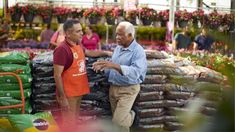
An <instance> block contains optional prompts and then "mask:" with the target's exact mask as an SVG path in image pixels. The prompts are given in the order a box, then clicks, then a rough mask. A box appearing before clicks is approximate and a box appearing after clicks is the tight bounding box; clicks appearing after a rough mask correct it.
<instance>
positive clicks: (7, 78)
mask: <svg viewBox="0 0 235 132" xmlns="http://www.w3.org/2000/svg"><path fill="white" fill-rule="evenodd" d="M18 76H19V77H20V79H21V81H22V83H30V82H31V81H32V76H31V75H30V74H19V75H18ZM0 83H18V80H17V79H16V77H15V76H11V75H4V76H0Z"/></svg>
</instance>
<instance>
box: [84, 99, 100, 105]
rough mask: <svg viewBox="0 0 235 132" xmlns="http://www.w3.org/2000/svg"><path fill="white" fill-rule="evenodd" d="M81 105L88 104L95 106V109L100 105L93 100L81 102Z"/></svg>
mask: <svg viewBox="0 0 235 132" xmlns="http://www.w3.org/2000/svg"><path fill="white" fill-rule="evenodd" d="M81 104H90V105H92V106H97V107H99V105H100V103H99V102H97V101H95V100H92V101H91V100H82V101H81Z"/></svg>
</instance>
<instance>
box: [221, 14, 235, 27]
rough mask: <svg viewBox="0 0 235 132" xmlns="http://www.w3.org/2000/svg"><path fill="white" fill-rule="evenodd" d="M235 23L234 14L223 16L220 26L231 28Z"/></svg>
mask: <svg viewBox="0 0 235 132" xmlns="http://www.w3.org/2000/svg"><path fill="white" fill-rule="evenodd" d="M234 21H235V14H225V15H223V20H222V25H225V26H228V27H229V26H231V25H232V24H233V23H234Z"/></svg>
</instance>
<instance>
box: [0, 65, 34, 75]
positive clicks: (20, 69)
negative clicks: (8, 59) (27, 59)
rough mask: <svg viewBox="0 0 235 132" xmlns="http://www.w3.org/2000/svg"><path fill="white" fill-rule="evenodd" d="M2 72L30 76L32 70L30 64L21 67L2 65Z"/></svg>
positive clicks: (0, 70) (0, 67)
mask: <svg viewBox="0 0 235 132" xmlns="http://www.w3.org/2000/svg"><path fill="white" fill-rule="evenodd" d="M0 72H13V73H16V74H30V73H31V69H30V67H29V64H27V65H19V64H0Z"/></svg>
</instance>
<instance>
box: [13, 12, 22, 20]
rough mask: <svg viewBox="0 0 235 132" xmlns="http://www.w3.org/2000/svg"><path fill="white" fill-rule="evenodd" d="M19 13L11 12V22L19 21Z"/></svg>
mask: <svg viewBox="0 0 235 132" xmlns="http://www.w3.org/2000/svg"><path fill="white" fill-rule="evenodd" d="M21 15H22V14H21V13H14V14H11V20H12V22H20V18H21Z"/></svg>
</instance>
